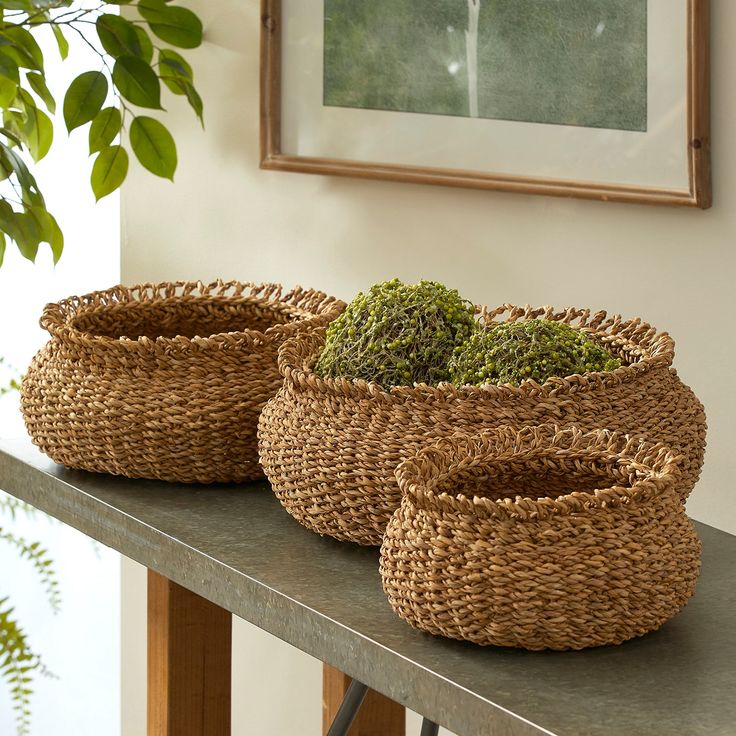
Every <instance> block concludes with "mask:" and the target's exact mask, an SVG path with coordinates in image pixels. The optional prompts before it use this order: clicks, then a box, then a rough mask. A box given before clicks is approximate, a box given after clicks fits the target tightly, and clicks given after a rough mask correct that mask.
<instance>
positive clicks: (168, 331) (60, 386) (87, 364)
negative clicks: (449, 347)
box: [21, 281, 344, 483]
mask: <svg viewBox="0 0 736 736" xmlns="http://www.w3.org/2000/svg"><path fill="white" fill-rule="evenodd" d="M343 308H344V304H343V303H342V302H339V301H337V300H335V299H333V298H331V297H328V296H326V295H325V294H323V293H321V292H317V291H305V290H303V289H301V288H296V289H294V290H293V291H290V292H289V293H283V292H282V288H281V287H280V286H278V285H277V284H261V285H257V284H247V283H238V282H221V281H218V282H215V283H213V284H210V285H207V286H205V285H204V284H202V283H199V282H176V283H165V284H144V285H141V286H134V287H132V288H126V287H123V286H117V287H115V288H113V289H110V290H108V291H99V292H95V293H93V294H88V295H86V296H82V297H72V298H70V299H67V300H65V301H62V302H60V303H58V304H49V305H48V306H47V307H46V309H45V310H44V313H43V316H42V318H41V325H42V326H43V327H45V328H46V329H47V330H48V331H49V333H50V334H51V340H50V341H49V342H48V343H47V344H46V346H45V347H44V348H43V349H42V350H41V351H40V352H39V353H38V354H37V355H36V357H35V358H34V360H33V362H32V363H31V366H30V368H29V370H28V373H27V375H26V377H25V379H24V381H23V385H22V394H21V396H22V410H23V414H24V417H25V421H26V426H27V427H28V432H29V433H30V435H31V438H32V439H33V441H34V442H35V444H37V445H38V446H39V447H40V448H41V450H43V451H44V452H45V453H46V454H47V455H48V456H49V457H51V458H52V459H53V460H54V461H56V462H58V463H61V464H63V465H66V466H68V467H71V468H82V469H85V470H93V471H99V472H105V473H113V474H116V475H126V476H129V477H133V478H154V479H161V480H167V481H179V482H199V483H209V482H214V481H223V482H224V481H228V482H238V481H245V480H251V479H254V478H257V477H261V476H262V471H261V469H260V467H259V465H258V456H257V442H256V425H257V421H258V415H259V413H260V411H261V408H262V407H263V405H264V404H265V403H266V401H267V400H268V399H269V398H271V397H272V396H273V395H274V394H275V393H276V391H277V389H278V387H279V386H280V384H281V376H280V375H279V371H278V367H277V352H278V348H279V346H280V345H281V343H282V342H283V341H284V340H285V339H287V338H289V337H293V336H295V335H297V334H300V333H308V332H309V331H310V330H311V329H314V328H315V327H318V326H320V325H324V324H326V323H327V322H329V321H330V320H332V319H334V318H335V317H336V316H337V315H338V314H339V313H340V312H341V311H342V309H343Z"/></svg>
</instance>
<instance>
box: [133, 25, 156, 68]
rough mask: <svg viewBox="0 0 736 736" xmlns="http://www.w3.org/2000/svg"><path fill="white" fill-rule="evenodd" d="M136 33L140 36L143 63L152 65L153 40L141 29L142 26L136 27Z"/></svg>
mask: <svg viewBox="0 0 736 736" xmlns="http://www.w3.org/2000/svg"><path fill="white" fill-rule="evenodd" d="M135 32H136V33H137V34H138V44H139V45H140V48H141V53H140V54H139V56H140V57H141V59H143V61H145V62H147V63H148V64H150V63H151V60H152V59H153V43H152V41H151V38H150V36H149V35H148V33H147V32H146V29H145V28H141V26H135Z"/></svg>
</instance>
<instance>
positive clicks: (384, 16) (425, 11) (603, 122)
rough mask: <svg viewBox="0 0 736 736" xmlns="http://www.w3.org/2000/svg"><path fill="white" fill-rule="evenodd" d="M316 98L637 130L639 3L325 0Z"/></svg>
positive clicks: (642, 70) (642, 126)
mask: <svg viewBox="0 0 736 736" xmlns="http://www.w3.org/2000/svg"><path fill="white" fill-rule="evenodd" d="M324 12H325V19H324V30H325V37H324V38H325V40H324V104H325V105H326V106H329V107H349V108H360V109H372V110H390V111H400V112H411V113H427V114H434V115H455V116H462V117H479V118H493V119H497V120H512V121H523V122H529V123H547V124H557V125H572V126H584V127H589V128H609V129H617V130H631V131H646V130H647V0H324Z"/></svg>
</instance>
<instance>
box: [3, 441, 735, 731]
mask: <svg viewBox="0 0 736 736" xmlns="http://www.w3.org/2000/svg"><path fill="white" fill-rule="evenodd" d="M0 488H2V489H4V490H6V491H7V492H9V493H11V494H13V495H15V496H17V497H18V498H20V499H23V500H24V501H27V502H28V503H31V504H32V505H33V506H36V507H37V508H39V509H41V510H43V511H45V512H46V513H48V514H50V515H51V516H54V517H56V518H58V519H60V520H61V521H63V522H65V523H66V524H69V525H71V526H73V527H75V528H76V529H79V530H80V531H82V532H84V533H85V534H88V535H89V536H90V537H93V538H94V539H96V540H98V541H99V542H102V543H103V544H106V545H109V546H110V547H112V548H114V549H116V550H118V551H119V552H120V553H122V554H124V555H126V556H128V557H131V558H132V559H134V560H136V561H138V562H140V563H141V564H143V565H146V566H147V567H149V568H151V569H153V570H155V571H157V572H159V573H160V574H162V575H164V576H166V577H168V578H170V579H171V580H173V581H175V582H176V583H179V584H180V585H183V586H185V587H187V588H189V589H190V590H192V591H194V592H195V593H198V594H199V595H201V596H203V597H205V598H207V599H209V600H210V601H212V602H213V603H216V604H217V605H219V606H222V607H223V608H226V609H227V610H229V611H232V613H234V614H235V615H237V616H240V617H241V618H244V619H246V620H247V621H250V622H252V623H254V624H255V625H257V626H259V627H260V628H262V629H264V630H266V631H268V632H270V633H271V634H273V635H275V636H277V637H279V638H280V639H283V640H284V641H286V642H288V643H289V644H292V645H293V646H295V647H298V648H299V649H301V650H303V651H305V652H308V653H309V654H311V655H312V656H314V657H317V658H318V659H321V660H322V661H324V662H327V663H328V664H331V665H333V666H335V667H337V668H338V669H340V670H342V671H344V672H346V673H347V674H349V675H350V676H352V677H355V678H357V679H359V680H361V681H362V682H364V683H365V684H367V685H369V686H370V687H371V688H373V689H375V690H378V691H379V692H382V693H384V694H385V695H387V696H389V697H390V698H393V699H394V700H396V701H398V702H399V703H402V704H403V705H405V706H407V707H409V708H411V709H412V710H415V711H417V712H419V713H421V714H423V715H425V716H427V717H429V718H431V719H432V720H434V721H436V722H438V723H440V724H441V725H443V726H446V727H447V728H449V729H450V730H452V731H454V732H455V733H457V734H459V735H460V736H476V735H478V736H486V735H487V736H529V735H531V734H555V735H557V736H599V735H600V736H603V735H605V736H673V735H674V734H678V735H682V736H699V735H701V734H702V735H703V736H705V735H707V736H734V734H736V564H735V563H736V537H734V536H732V535H729V534H726V533H724V532H721V531H717V530H716V529H713V528H711V527H708V526H705V525H703V524H697V525H696V526H697V529H698V532H699V534H700V535H701V538H702V540H703V573H702V577H701V579H700V582H699V584H698V590H697V593H696V595H695V597H694V598H693V600H692V601H691V602H690V604H689V605H688V606H687V608H686V609H685V610H684V611H683V612H682V613H681V614H680V615H679V616H677V617H676V618H675V619H673V620H672V621H670V622H669V623H668V624H666V625H665V626H664V627H663V628H662V629H660V630H659V631H657V632H655V633H653V634H650V635H648V636H645V637H642V638H640V639H636V640H633V641H630V642H628V643H626V644H623V645H621V646H618V647H606V648H602V649H594V650H588V651H583V652H564V653H559V652H539V653H533V652H524V651H516V650H507V649H500V648H493V647H491V648H483V647H477V646H474V645H471V644H465V643H462V642H455V641H450V640H445V639H441V638H436V637H432V636H430V635H428V634H423V633H420V632H418V631H414V630H413V629H411V628H410V627H409V626H408V625H407V624H405V623H404V622H403V621H401V620H400V619H398V618H397V617H396V616H395V615H394V614H393V613H392V611H391V609H390V608H389V606H388V603H387V602H386V599H385V597H384V595H383V593H382V591H381V582H380V578H379V574H378V552H377V550H375V549H367V548H360V547H356V546H352V545H350V544H344V543H339V542H335V541H333V540H331V539H327V538H321V537H319V536H316V535H314V534H312V533H310V532H309V531H307V530H306V529H303V528H302V527H300V526H299V525H298V524H297V523H296V522H295V521H293V520H292V519H291V517H290V516H288V514H286V512H284V511H283V510H282V509H281V507H280V506H279V504H278V502H277V500H276V498H275V497H274V496H273V494H272V493H271V492H270V490H269V488H268V486H267V484H266V483H256V484H253V485H247V486H186V485H172V484H167V483H159V482H154V481H139V480H127V479H123V478H113V477H109V476H103V475H95V474H90V473H85V472H79V471H70V470H66V469H64V468H61V467H59V466H58V465H55V464H53V463H52V462H50V461H49V460H47V459H46V458H45V457H44V456H43V455H41V454H40V453H39V452H38V451H37V450H36V449H35V448H34V447H33V446H32V445H31V443H30V441H29V440H25V439H22V440H0ZM696 492H697V490H696ZM90 594H91V595H93V594H94V591H90Z"/></svg>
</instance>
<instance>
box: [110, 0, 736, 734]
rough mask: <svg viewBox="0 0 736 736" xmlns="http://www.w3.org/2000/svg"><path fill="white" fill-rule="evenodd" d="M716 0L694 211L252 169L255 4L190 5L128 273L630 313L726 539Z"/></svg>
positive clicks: (711, 515) (700, 496) (127, 211)
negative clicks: (165, 146) (423, 287)
mask: <svg viewBox="0 0 736 736" xmlns="http://www.w3.org/2000/svg"><path fill="white" fill-rule="evenodd" d="M713 6H714V7H713V16H714V18H713V20H714V34H713V50H714V53H713V62H714V90H713V91H714V106H713V112H714V130H713V134H714V135H713V137H714V148H715V167H714V170H715V181H714V187H715V206H714V207H713V209H712V210H710V211H707V212H700V211H690V210H675V209H669V208H656V207H645V206H635V205H613V204H605V203H595V202H581V201H572V200H570V201H567V200H557V199H548V198H534V197H526V196H519V195H506V194H494V193H486V192H478V191H471V190H451V189H445V188H433V187H424V186H420V185H407V184H391V183H384V182H361V181H353V180H346V179H337V178H323V177H311V176H306V175H301V174H284V173H278V172H262V171H259V169H258V27H259V8H258V3H257V2H255V0H247V2H246V1H245V0H218V2H216V3H215V2H209V3H205V2H204V1H203V0H198V2H193V3H192V7H193V8H195V9H196V10H197V11H198V12H200V13H201V15H202V17H203V18H204V20H205V23H206V28H207V41H208V42H207V44H206V45H205V46H204V47H203V48H202V49H200V50H198V51H197V52H196V53H194V54H192V61H193V63H194V67H195V72H196V75H197V81H198V86H199V88H200V90H201V92H202V95H203V97H204V100H205V105H206V123H207V130H206V132H205V133H202V132H201V130H200V129H199V128H198V125H197V124H196V122H195V121H194V118H193V116H192V115H190V114H189V113H188V111H187V110H186V109H185V108H184V107H183V106H181V105H179V104H178V103H179V100H175V101H174V102H172V103H171V104H170V105H169V115H168V118H167V119H168V121H169V124H170V125H171V128H172V131H173V132H174V134H175V137H176V139H177V141H178V142H179V152H180V165H179V171H178V173H177V177H176V184H175V185H174V186H172V185H170V184H168V183H166V182H162V181H157V180H154V179H153V178H151V177H149V176H148V175H146V174H143V173H140V172H139V171H133V172H132V173H131V176H130V179H129V181H128V183H127V184H126V185H125V189H124V195H123V218H124V224H123V237H124V240H123V279H124V280H125V281H127V282H133V281H141V280H158V279H160V280H166V279H177V278H201V279H204V280H207V279H211V278H214V277H217V276H223V277H226V278H240V279H247V280H279V281H282V282H284V283H286V284H293V283H301V284H302V285H305V286H319V287H321V288H323V289H325V290H326V291H328V292H330V293H333V294H335V295H337V296H340V297H343V298H345V299H349V298H351V297H352V296H353V295H354V294H355V293H356V292H357V291H358V290H360V289H362V288H365V287H366V286H368V285H370V284H371V283H373V282H375V281H380V280H384V279H387V278H390V277H392V276H398V277H400V278H402V279H405V280H408V281H415V280H417V279H420V278H435V279H440V280H442V281H444V282H446V283H447V284H449V285H452V286H454V287H457V288H459V289H460V290H461V291H462V292H463V293H464V294H465V295H466V296H467V297H468V298H469V299H471V300H474V301H476V302H483V303H489V304H496V303H502V302H506V301H511V302H521V303H527V302H528V303H532V304H548V303H549V304H553V305H556V306H563V305H570V304H572V305H577V306H590V307H594V308H604V309H608V310H612V311H618V312H621V313H622V314H624V315H625V316H634V315H641V316H642V317H644V318H645V319H647V320H648V321H650V322H652V323H653V324H655V325H656V326H657V327H659V328H660V329H663V330H668V331H669V332H671V333H672V334H673V335H674V337H675V339H676V340H677V358H676V365H677V367H678V369H679V371H680V374H681V376H682V377H683V378H684V380H685V381H686V382H687V383H689V384H690V385H691V386H692V387H693V388H694V389H695V391H696V392H697V393H698V395H699V396H700V397H701V399H702V400H703V402H704V403H705V405H706V409H707V412H708V418H709V425H710V432H709V439H708V455H707V461H706V467H705V471H704V474H703V477H702V480H701V482H700V484H699V485H698V487H697V488H696V491H695V493H694V495H693V497H692V500H691V502H690V505H689V510H690V512H691V514H692V515H693V516H694V517H696V518H698V519H700V520H703V521H705V522H708V523H710V524H713V525H715V526H717V527H720V528H722V529H726V530H728V531H731V532H734V533H736V501H734V497H733V495H732V494H733V489H732V478H733V471H734V454H733V451H732V445H733V444H734V442H735V441H736V421H735V420H734V416H736V391H735V390H734V379H733V366H734V365H736V340H735V339H734V307H735V306H736V297H734V287H733V279H734V275H736V243H735V242H734V240H735V238H734V236H735V235H736V208H735V207H734V205H735V204H736V146H734V145H732V144H731V139H732V137H733V131H734V130H736V94H734V92H735V91H736V89H735V85H734V77H733V69H734V68H735V67H736V47H735V46H734V45H733V42H732V39H733V38H734V37H736V3H733V2H731V1H730V0H713ZM295 661H296V660H295ZM310 671H311V670H310ZM284 680H285V681H288V682H292V681H293V675H291V674H288V675H287V674H286V671H284ZM277 732H278V731H272V732H271V733H277ZM263 734H264V736H267V734H268V732H267V731H264V732H263Z"/></svg>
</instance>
